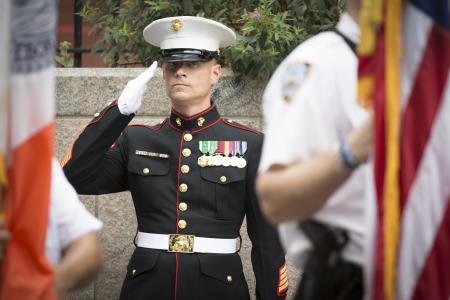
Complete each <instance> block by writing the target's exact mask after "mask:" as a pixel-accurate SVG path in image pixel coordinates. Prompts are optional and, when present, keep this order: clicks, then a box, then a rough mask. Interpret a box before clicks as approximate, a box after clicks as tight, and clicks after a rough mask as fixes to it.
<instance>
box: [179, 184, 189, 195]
mask: <svg viewBox="0 0 450 300" xmlns="http://www.w3.org/2000/svg"><path fill="white" fill-rule="evenodd" d="M187 190H188V186H187V184H186V183H182V184H180V192H182V193H186V192H187Z"/></svg>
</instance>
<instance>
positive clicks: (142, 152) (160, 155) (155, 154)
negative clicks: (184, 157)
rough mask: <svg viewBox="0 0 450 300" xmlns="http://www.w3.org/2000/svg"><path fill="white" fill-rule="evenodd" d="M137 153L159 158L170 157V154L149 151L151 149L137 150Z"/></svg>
mask: <svg viewBox="0 0 450 300" xmlns="http://www.w3.org/2000/svg"><path fill="white" fill-rule="evenodd" d="M135 154H136V155H141V156H148V157H157V158H169V157H170V155H169V154H165V153H156V152H149V151H143V150H136V152H135Z"/></svg>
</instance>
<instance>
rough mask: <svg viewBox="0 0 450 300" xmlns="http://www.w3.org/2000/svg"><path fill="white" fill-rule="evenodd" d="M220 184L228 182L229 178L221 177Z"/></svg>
mask: <svg viewBox="0 0 450 300" xmlns="http://www.w3.org/2000/svg"><path fill="white" fill-rule="evenodd" d="M219 179H220V182H227V177H226V176H220V178H219Z"/></svg>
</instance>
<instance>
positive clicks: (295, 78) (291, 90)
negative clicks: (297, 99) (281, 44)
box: [282, 62, 311, 102]
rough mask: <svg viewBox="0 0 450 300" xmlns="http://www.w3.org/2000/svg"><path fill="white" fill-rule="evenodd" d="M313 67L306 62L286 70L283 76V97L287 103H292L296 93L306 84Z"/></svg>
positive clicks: (292, 65)
mask: <svg viewBox="0 0 450 300" xmlns="http://www.w3.org/2000/svg"><path fill="white" fill-rule="evenodd" d="M310 69H311V65H310V64H309V63H305V62H297V63H294V64H291V65H290V66H288V67H287V68H286V70H285V71H284V74H283V76H282V80H283V86H282V95H283V99H284V100H285V101H286V102H291V101H292V97H293V96H294V94H295V92H297V91H298V89H299V88H300V86H301V85H302V84H303V82H305V80H306V78H307V77H308V73H309V71H310Z"/></svg>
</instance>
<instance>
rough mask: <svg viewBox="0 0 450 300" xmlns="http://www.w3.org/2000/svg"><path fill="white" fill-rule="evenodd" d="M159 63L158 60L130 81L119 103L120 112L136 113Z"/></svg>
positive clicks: (124, 113) (127, 114)
mask: <svg viewBox="0 0 450 300" xmlns="http://www.w3.org/2000/svg"><path fill="white" fill-rule="evenodd" d="M157 66H158V64H157V62H156V61H154V62H153V63H152V65H151V66H150V67H149V68H148V69H147V70H146V71H145V72H143V73H141V74H140V75H139V76H138V77H136V78H135V79H133V80H130V81H128V83H127V85H126V86H125V88H124V90H123V91H122V94H120V97H119V100H118V101H117V105H118V107H119V110H120V113H121V114H123V115H126V116H129V115H131V114H134V113H135V112H136V111H137V110H138V109H139V107H141V103H142V97H143V95H144V93H145V90H146V89H147V82H148V81H149V80H150V79H152V77H153V75H155V70H156V68H157Z"/></svg>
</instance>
